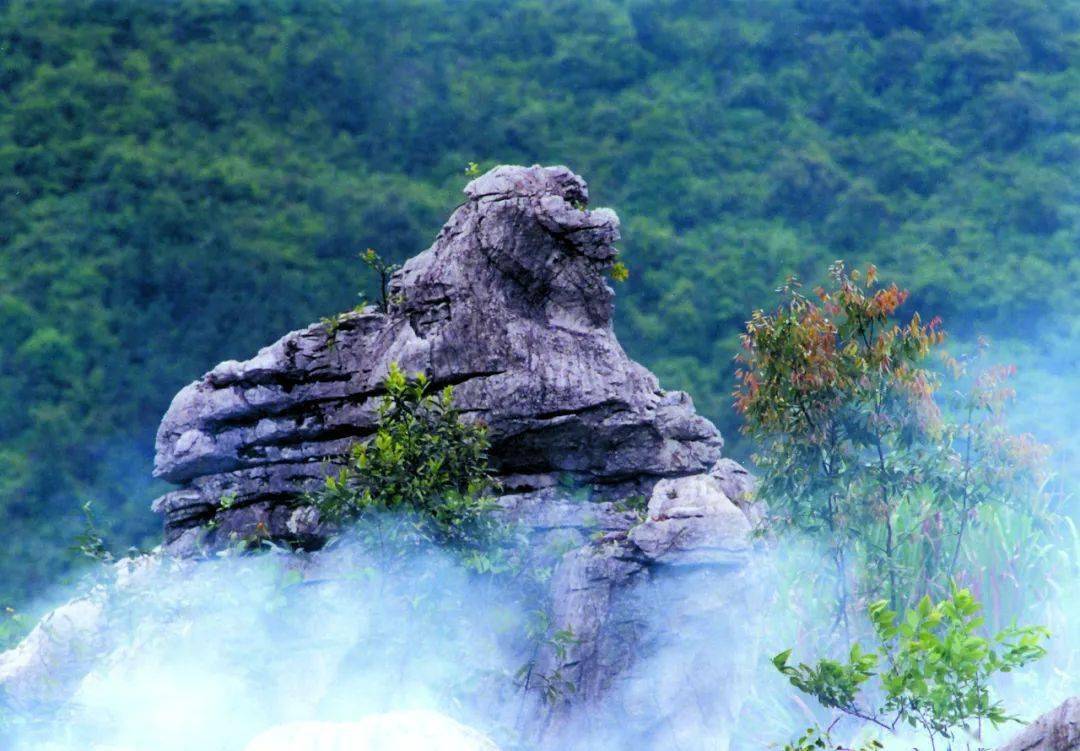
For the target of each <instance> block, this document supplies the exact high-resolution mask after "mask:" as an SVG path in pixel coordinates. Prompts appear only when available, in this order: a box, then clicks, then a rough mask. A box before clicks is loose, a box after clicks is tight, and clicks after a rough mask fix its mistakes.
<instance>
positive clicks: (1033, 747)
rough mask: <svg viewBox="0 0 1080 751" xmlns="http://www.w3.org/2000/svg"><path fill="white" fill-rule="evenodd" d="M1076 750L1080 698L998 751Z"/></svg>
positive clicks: (1079, 736)
mask: <svg viewBox="0 0 1080 751" xmlns="http://www.w3.org/2000/svg"><path fill="white" fill-rule="evenodd" d="M1077 749H1080V696H1073V697H1071V698H1069V699H1066V700H1065V701H1064V702H1063V703H1061V704H1060V705H1059V706H1057V707H1056V708H1054V709H1052V710H1050V711H1049V712H1047V713H1046V714H1044V715H1043V716H1042V717H1040V718H1039V719H1037V720H1035V721H1034V722H1033V723H1031V724H1030V725H1028V726H1027V727H1026V728H1024V729H1023V730H1022V731H1020V733H1019V734H1018V735H1017V736H1016V737H1015V738H1013V739H1012V740H1011V741H1009V742H1008V743H1006V744H1005V745H1004V746H1002V747H1001V748H999V749H998V751H1077Z"/></svg>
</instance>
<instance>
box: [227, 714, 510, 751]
mask: <svg viewBox="0 0 1080 751" xmlns="http://www.w3.org/2000/svg"><path fill="white" fill-rule="evenodd" d="M244 751H499V749H498V747H497V746H496V745H495V743H494V742H492V740H491V739H490V738H488V737H487V736H485V735H484V734H483V733H480V732H478V731H476V730H473V729H472V728H470V727H466V726H465V725H462V724H461V723H459V722H455V721H454V720H451V719H450V718H449V717H446V716H445V715H442V714H439V713H438V712H428V711H423V710H412V711H402V712H387V713H386V714H380V715H371V716H369V717H365V718H363V719H361V720H358V721H356V722H336V723H335V722H297V723H292V724H289V725H279V726H277V727H274V728H271V729H270V730H267V731H266V732H265V733H261V734H260V735H259V737H258V738H256V739H254V740H253V741H252V742H251V743H249V744H248V745H247V747H246V748H245V749H244Z"/></svg>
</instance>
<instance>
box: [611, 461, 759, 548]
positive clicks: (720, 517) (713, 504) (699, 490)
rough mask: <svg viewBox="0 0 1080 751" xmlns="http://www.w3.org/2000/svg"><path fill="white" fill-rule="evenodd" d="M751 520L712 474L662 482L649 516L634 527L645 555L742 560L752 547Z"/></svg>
mask: <svg viewBox="0 0 1080 751" xmlns="http://www.w3.org/2000/svg"><path fill="white" fill-rule="evenodd" d="M750 532H751V527H750V521H749V520H748V519H747V517H746V514H744V513H743V512H742V511H740V510H739V509H738V508H737V507H736V506H735V504H734V503H732V502H731V500H730V499H729V498H728V497H727V495H726V494H725V493H724V491H723V488H722V487H721V485H720V482H719V481H718V480H717V479H716V478H715V477H713V476H712V475H708V474H700V475H691V476H689V477H673V478H669V479H666V480H661V481H660V482H658V483H657V484H656V487H655V488H654V489H653V492H652V496H651V497H650V498H649V510H648V518H647V519H646V520H645V521H644V522H643V523H641V524H639V525H638V526H636V527H634V528H633V529H632V530H630V540H631V541H632V542H633V543H634V544H635V545H637V547H638V548H639V549H640V550H641V552H642V553H644V554H645V556H646V557H647V558H648V559H649V560H651V561H654V562H657V563H666V564H669V565H698V564H705V563H708V564H727V563H730V564H739V563H743V562H744V561H745V559H746V554H747V553H748V552H749V550H750Z"/></svg>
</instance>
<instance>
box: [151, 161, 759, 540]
mask: <svg viewBox="0 0 1080 751" xmlns="http://www.w3.org/2000/svg"><path fill="white" fill-rule="evenodd" d="M465 193H466V195H467V196H468V200H467V201H466V202H465V204H464V205H462V206H461V207H460V208H459V209H458V210H457V211H455V212H454V214H453V216H451V218H450V220H449V221H448V222H447V223H446V225H445V226H444V227H443V228H442V231H441V232H440V233H439V235H438V237H437V238H436V240H435V244H434V245H433V246H432V247H431V248H430V249H429V250H427V251H426V252H424V253H421V254H420V255H418V256H417V257H415V258H413V259H412V260H410V261H409V262H408V263H406V264H405V265H404V267H403V268H402V269H401V270H399V271H398V272H397V273H396V274H395V275H394V277H393V279H392V281H391V283H390V289H389V301H390V302H389V306H388V310H387V311H386V312H381V311H379V310H378V309H376V308H375V307H368V308H367V309H365V310H364V311H363V312H359V313H354V314H347V315H345V316H343V317H342V318H341V319H340V320H339V322H338V325H337V328H336V331H335V332H333V333H331V331H330V330H328V328H327V326H326V325H325V324H315V325H313V326H309V327H308V328H306V329H303V330H301V331H295V332H292V333H290V334H287V335H286V336H284V337H283V338H282V339H280V340H279V341H277V342H276V343H274V344H273V345H271V346H269V347H267V348H265V349H263V350H262V351H260V352H259V353H258V354H257V355H256V356H255V357H254V358H252V359H250V360H247V361H244V362H236V361H227V362H223V363H221V364H220V365H218V366H217V367H215V368H214V369H213V370H211V371H210V372H209V373H207V374H206V375H205V376H203V377H202V379H200V380H199V381H196V382H195V383H193V384H191V385H190V386H188V387H186V388H185V389H183V390H182V391H181V392H180V393H179V394H177V396H176V398H175V399H174V400H173V403H172V405H171V406H170V408H169V410H168V413H167V414H166V416H165V419H164V421H163V422H162V424H161V427H160V430H159V432H158V437H157V457H156V463H155V474H156V475H157V476H158V477H161V478H164V479H166V480H168V481H170V482H173V483H177V484H180V485H182V488H181V489H180V490H176V491H174V492H172V493H169V494H167V495H165V496H164V497H162V498H160V499H159V500H158V501H157V502H156V504H155V509H156V510H158V511H159V512H161V513H162V514H164V517H165V542H166V545H167V547H168V548H169V549H170V550H171V551H173V552H176V553H179V554H187V553H190V552H192V551H193V549H194V546H195V544H196V540H197V539H198V538H200V537H202V538H205V537H206V534H205V533H206V529H207V522H209V521H210V520H211V519H214V520H215V524H214V525H213V526H214V531H213V533H212V534H211V535H210V539H209V540H205V539H204V541H205V542H208V544H210V545H211V546H213V545H214V543H215V540H220V539H221V538H227V537H228V536H230V535H233V534H240V535H243V534H247V533H250V532H251V531H252V530H253V529H254V528H255V527H256V525H259V524H261V525H262V526H263V527H264V528H265V529H268V530H269V531H270V533H271V534H272V535H274V536H277V537H289V536H297V535H303V534H304V533H305V532H310V531H312V530H310V529H307V528H305V519H304V518H303V516H302V515H298V514H296V513H295V509H296V504H297V497H298V494H299V492H300V491H303V490H305V489H308V488H311V487H313V486H314V485H316V484H318V483H319V482H321V480H322V478H323V477H324V476H325V474H326V472H327V467H328V465H332V464H333V463H334V462H336V461H339V460H340V459H341V457H342V456H343V454H344V453H345V452H346V450H347V449H348V447H349V446H350V444H352V443H353V442H354V441H358V440H362V439H364V438H365V437H366V436H368V435H369V434H370V433H371V432H372V430H373V427H374V413H375V406H376V404H377V402H378V398H379V396H380V384H381V382H382V381H383V379H384V377H385V375H386V372H387V368H388V366H389V365H390V363H391V362H394V361H396V362H398V363H399V365H400V366H401V367H402V368H403V369H405V370H406V371H407V372H414V371H423V372H425V373H426V374H427V375H428V377H429V378H431V380H432V382H433V384H434V385H435V386H441V385H444V384H453V385H454V386H455V389H456V390H455V396H456V401H457V403H458V404H459V406H460V407H461V408H462V409H463V410H464V411H465V412H466V413H467V414H469V415H471V416H472V417H473V418H474V419H477V420H482V421H483V422H485V423H486V424H487V425H488V427H489V431H490V438H491V441H492V460H493V462H494V464H495V466H496V467H497V469H498V471H499V473H500V475H501V480H502V481H503V483H504V486H505V488H506V489H507V491H508V492H510V493H513V494H518V493H524V492H530V491H538V490H541V489H544V488H549V487H553V486H555V485H556V484H557V483H558V481H559V480H560V478H565V477H572V478H573V479H574V480H575V481H577V482H580V483H584V484H588V485H591V486H593V487H594V488H596V489H597V490H598V491H599V492H600V493H601V494H602V495H604V496H606V497H620V496H621V497H626V496H629V495H632V494H645V495H646V496H647V495H648V493H649V491H650V490H651V487H652V485H653V484H654V483H655V482H656V481H657V480H658V479H660V478H663V477H676V476H686V475H693V474H700V473H704V472H707V471H708V470H709V469H710V468H712V467H713V466H714V464H715V463H716V462H717V460H718V459H719V458H720V449H721V447H722V445H723V442H722V440H721V438H720V435H719V433H718V432H717V430H716V428H715V427H714V426H713V425H712V424H711V423H709V422H708V421H707V420H705V419H704V418H702V417H701V416H699V415H697V414H696V413H695V412H694V409H693V405H692V403H691V401H690V398H689V397H688V396H687V395H686V394H685V393H682V392H665V391H663V390H661V389H660V387H659V385H658V383H657V380H656V378H655V377H654V376H653V375H652V374H651V373H649V372H648V371H647V370H646V369H644V368H643V367H641V366H640V365H638V364H636V363H634V362H632V361H631V360H630V359H628V358H627V357H626V354H625V353H624V352H623V350H622V347H620V346H619V343H618V341H617V340H616V339H615V336H614V333H613V331H612V298H613V293H612V291H611V289H610V287H609V286H608V285H607V284H606V280H605V272H607V271H608V270H609V269H610V268H611V265H612V263H613V260H614V258H615V255H616V252H617V251H616V249H615V247H614V244H613V243H614V242H615V241H616V240H618V238H619V221H618V218H617V217H616V215H615V214H614V213H613V212H612V211H610V210H607V209H599V210H594V211H589V210H587V209H586V208H585V205H586V203H587V201H588V190H587V188H586V186H585V182H584V181H583V180H582V179H581V178H580V177H578V176H577V175H575V174H573V173H572V172H570V171H569V170H567V169H566V168H563V167H549V168H541V167H532V168H528V169H525V168H520V167H499V168H497V169H495V170H493V171H491V172H489V173H488V174H486V175H484V176H482V177H480V178H478V179H476V180H474V181H473V182H471V183H469V185H468V186H467V187H466V189H465ZM722 466H723V467H724V468H725V469H724V470H723V471H724V472H725V473H729V474H730V473H737V472H739V470H738V468H737V467H734V466H730V465H726V464H725V465H722ZM223 498H228V499H229V501H230V502H229V503H228V504H227V505H228V508H223V507H222V504H221V500H222V499H223Z"/></svg>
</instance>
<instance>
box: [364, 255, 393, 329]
mask: <svg viewBox="0 0 1080 751" xmlns="http://www.w3.org/2000/svg"><path fill="white" fill-rule="evenodd" d="M360 260H361V261H363V262H364V265H365V266H367V267H368V268H369V269H371V270H372V271H373V272H374V273H375V276H376V277H377V278H378V280H379V310H381V311H382V312H383V313H386V312H387V311H388V310H389V309H390V277H392V276H393V275H394V272H395V271H397V270H398V269H399V268H400V267H399V266H398V265H397V264H395V263H389V262H388V261H386V260H385V259H384V258H383V257H382V256H380V255H379V254H378V253H376V252H375V250H374V248H368V249H367V250H365V251H364V252H363V253H361V254H360Z"/></svg>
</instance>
